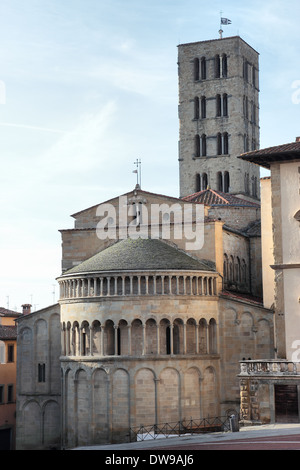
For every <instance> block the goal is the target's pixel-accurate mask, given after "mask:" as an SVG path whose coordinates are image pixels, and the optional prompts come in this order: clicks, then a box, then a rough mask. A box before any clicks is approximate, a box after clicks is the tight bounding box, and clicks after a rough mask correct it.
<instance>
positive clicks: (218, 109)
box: [216, 95, 222, 117]
mask: <svg viewBox="0 0 300 470" xmlns="http://www.w3.org/2000/svg"><path fill="white" fill-rule="evenodd" d="M221 109H222V102H221V95H217V96H216V116H217V117H220V116H221V115H222V111H221Z"/></svg>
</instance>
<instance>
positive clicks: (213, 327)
mask: <svg viewBox="0 0 300 470" xmlns="http://www.w3.org/2000/svg"><path fill="white" fill-rule="evenodd" d="M208 339H209V353H210V354H216V352H217V323H216V320H215V319H214V318H211V320H210V321H209V325H208Z"/></svg>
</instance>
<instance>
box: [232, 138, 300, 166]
mask: <svg viewBox="0 0 300 470" xmlns="http://www.w3.org/2000/svg"><path fill="white" fill-rule="evenodd" d="M238 158H241V159H242V160H246V161H248V162H252V163H255V164H257V165H260V166H262V167H264V168H268V169H269V168H270V165H271V163H272V162H278V161H279V162H280V161H286V160H295V159H297V160H299V159H300V141H298V140H297V141H296V142H291V143H289V144H283V145H277V146H275V147H268V148H265V149H261V150H254V151H253V152H247V153H243V154H242V155H240V156H239V157H238Z"/></svg>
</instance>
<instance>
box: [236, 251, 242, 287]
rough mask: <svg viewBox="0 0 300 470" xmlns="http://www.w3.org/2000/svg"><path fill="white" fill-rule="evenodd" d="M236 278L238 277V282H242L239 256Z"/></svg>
mask: <svg viewBox="0 0 300 470" xmlns="http://www.w3.org/2000/svg"><path fill="white" fill-rule="evenodd" d="M235 278H236V282H241V261H240V258H239V257H238V256H237V258H236V270H235Z"/></svg>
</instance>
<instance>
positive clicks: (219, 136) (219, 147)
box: [217, 132, 222, 155]
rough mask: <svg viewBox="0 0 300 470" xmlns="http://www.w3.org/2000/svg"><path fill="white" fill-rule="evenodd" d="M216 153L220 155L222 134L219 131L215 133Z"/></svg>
mask: <svg viewBox="0 0 300 470" xmlns="http://www.w3.org/2000/svg"><path fill="white" fill-rule="evenodd" d="M217 154H218V155H222V135H221V134H220V132H219V133H218V134H217Z"/></svg>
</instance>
